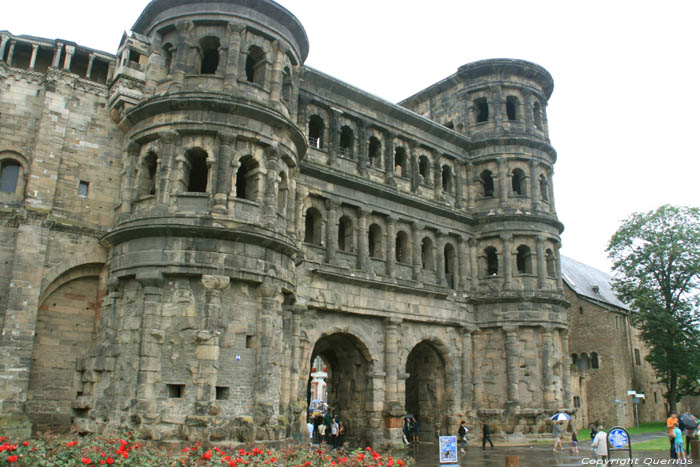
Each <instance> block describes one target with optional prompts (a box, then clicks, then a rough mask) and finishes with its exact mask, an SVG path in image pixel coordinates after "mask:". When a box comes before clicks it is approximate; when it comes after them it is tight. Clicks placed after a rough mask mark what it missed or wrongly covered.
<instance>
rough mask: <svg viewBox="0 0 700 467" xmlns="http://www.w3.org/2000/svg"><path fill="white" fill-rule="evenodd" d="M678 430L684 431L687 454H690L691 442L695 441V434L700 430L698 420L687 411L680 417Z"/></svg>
mask: <svg viewBox="0 0 700 467" xmlns="http://www.w3.org/2000/svg"><path fill="white" fill-rule="evenodd" d="M678 428H680V429H681V430H682V431H683V436H684V437H685V452H686V454H690V440H691V439H695V432H696V431H697V429H698V419H697V418H695V415H693V414H691V413H690V412H688V411H687V410H686V411H685V412H684V413H683V414H682V415H681V416H680V417H678Z"/></svg>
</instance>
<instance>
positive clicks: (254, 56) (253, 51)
mask: <svg viewBox="0 0 700 467" xmlns="http://www.w3.org/2000/svg"><path fill="white" fill-rule="evenodd" d="M245 76H246V80H248V82H250V83H255V84H259V85H260V86H263V85H264V84H265V52H263V50H262V49H261V48H260V47H258V46H255V45H254V46H251V47H250V49H248V57H247V58H246V61H245Z"/></svg>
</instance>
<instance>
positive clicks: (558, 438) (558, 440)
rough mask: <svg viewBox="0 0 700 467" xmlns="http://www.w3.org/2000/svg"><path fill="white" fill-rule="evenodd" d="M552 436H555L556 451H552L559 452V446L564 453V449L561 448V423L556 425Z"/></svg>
mask: <svg viewBox="0 0 700 467" xmlns="http://www.w3.org/2000/svg"><path fill="white" fill-rule="evenodd" d="M552 436H554V449H552V451H553V452H557V446H559V450H560V451H563V450H564V449H563V448H562V447H561V422H556V423H555V424H554V427H553V428H552Z"/></svg>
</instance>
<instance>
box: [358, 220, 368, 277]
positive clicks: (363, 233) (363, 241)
mask: <svg viewBox="0 0 700 467" xmlns="http://www.w3.org/2000/svg"><path fill="white" fill-rule="evenodd" d="M369 214H370V212H369V211H367V210H366V209H360V219H359V220H358V223H357V235H358V237H357V241H358V252H357V268H358V269H360V270H362V271H365V272H368V271H369V239H368V238H367V235H368V232H367V228H368V226H367V220H368V218H369Z"/></svg>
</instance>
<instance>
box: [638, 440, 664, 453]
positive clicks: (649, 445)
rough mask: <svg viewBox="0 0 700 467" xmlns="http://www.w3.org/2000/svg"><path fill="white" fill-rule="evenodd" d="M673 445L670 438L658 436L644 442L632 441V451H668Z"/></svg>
mask: <svg viewBox="0 0 700 467" xmlns="http://www.w3.org/2000/svg"><path fill="white" fill-rule="evenodd" d="M670 447H671V445H670V444H669V442H668V438H657V439H652V440H650V441H644V442H642V443H632V451H667V452H668V450H669V448H670Z"/></svg>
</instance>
